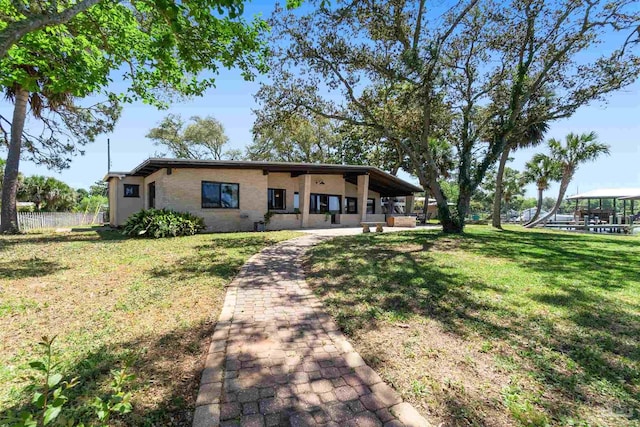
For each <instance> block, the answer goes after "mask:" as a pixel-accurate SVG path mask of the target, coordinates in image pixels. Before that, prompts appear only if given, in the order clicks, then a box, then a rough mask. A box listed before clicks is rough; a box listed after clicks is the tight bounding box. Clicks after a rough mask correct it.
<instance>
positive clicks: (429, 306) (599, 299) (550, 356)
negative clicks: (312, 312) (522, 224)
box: [307, 231, 640, 420]
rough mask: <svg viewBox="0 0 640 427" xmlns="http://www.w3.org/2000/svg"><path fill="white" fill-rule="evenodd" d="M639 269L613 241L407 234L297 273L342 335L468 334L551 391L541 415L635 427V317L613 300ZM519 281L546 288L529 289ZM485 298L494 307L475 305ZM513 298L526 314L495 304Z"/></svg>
mask: <svg viewBox="0 0 640 427" xmlns="http://www.w3.org/2000/svg"><path fill="white" fill-rule="evenodd" d="M456 251H464V252H467V253H471V254H474V255H476V256H479V257H480V258H479V260H480V261H479V262H482V261H481V260H482V258H486V259H488V260H489V259H501V260H506V261H508V262H512V263H515V264H516V265H517V266H518V268H520V269H522V270H523V271H524V273H523V274H524V275H525V276H523V277H524V279H523V280H524V282H522V280H521V282H520V283H519V284H518V285H517V286H518V287H517V288H513V289H512V288H511V287H510V286H507V285H505V284H499V283H498V282H495V283H494V282H493V281H492V280H491V278H490V277H488V278H486V279H478V278H477V275H474V274H473V268H474V267H473V266H472V265H470V264H456V260H455V257H456ZM436 252H438V253H440V252H451V255H452V256H451V258H443V257H442V256H440V257H436V256H435V255H436ZM338 254H339V255H338ZM439 255H441V254H439ZM443 259H444V261H443ZM639 260H640V249H639V246H638V242H636V241H634V240H633V239H628V238H627V239H625V238H619V237H618V236H615V237H607V236H585V235H564V234H555V233H545V232H535V231H533V232H514V231H505V232H502V233H496V232H491V231H484V232H483V231H478V232H472V233H468V234H465V235H462V236H448V235H443V234H440V233H435V232H410V233H398V234H395V233H394V235H388V236H356V237H350V238H338V239H335V240H333V241H330V242H325V243H323V244H322V245H321V246H319V247H318V248H316V249H314V250H313V251H312V254H311V256H310V257H309V259H308V263H307V271H308V272H309V276H310V277H311V278H312V279H313V281H314V282H315V283H316V284H317V285H316V289H315V290H316V292H317V293H318V294H319V295H320V296H322V297H323V299H324V301H325V303H327V304H328V306H329V307H330V309H331V311H332V313H333V314H334V315H335V316H336V317H337V320H338V321H339V323H340V325H341V327H342V328H343V329H344V330H345V331H346V332H347V333H354V332H356V331H358V330H363V329H366V328H376V323H375V322H376V320H377V319H383V320H387V321H392V322H393V321H398V320H402V319H404V318H408V317H411V316H416V315H417V316H420V317H422V318H425V319H430V320H436V321H438V322H439V324H441V325H443V327H444V328H445V329H446V331H448V332H450V333H454V334H456V335H458V336H460V337H462V338H465V337H466V336H468V334H470V333H472V334H479V335H480V336H481V337H482V338H483V339H487V340H489V341H492V340H501V341H504V342H506V343H508V345H509V346H510V347H511V348H512V349H513V350H514V352H515V354H516V355H517V358H518V360H519V361H520V362H519V363H520V364H521V365H522V367H521V369H522V370H525V371H527V372H528V374H529V375H531V376H532V377H533V378H535V379H536V380H537V381H539V382H540V383H541V384H544V387H547V388H548V389H549V390H550V395H551V396H552V397H551V398H550V399H548V400H547V399H543V402H542V404H543V405H544V406H545V409H546V412H547V413H548V414H549V415H550V416H551V417H552V419H556V420H558V419H566V418H563V417H569V418H570V417H576V416H578V417H579V415H577V414H578V412H577V411H579V409H578V407H579V406H580V405H587V406H594V407H602V406H605V407H609V408H610V407H611V406H610V405H611V404H612V401H614V402H615V404H616V405H618V406H619V408H620V411H622V412H623V413H624V414H627V415H626V416H628V417H630V419H631V420H638V419H639V418H640V391H639V389H638V387H637V384H638V382H639V380H640V368H639V366H640V346H638V337H640V316H639V314H638V305H637V304H635V303H633V302H628V303H627V302H625V303H621V302H622V301H620V300H619V299H618V297H617V294H616V292H623V291H624V292H634V289H635V292H640V290H639V289H638V278H639V277H640V262H638V261H639ZM467 268H469V269H470V270H469V272H468V273H467V270H466V269H467ZM527 271H529V272H530V273H531V274H532V275H537V276H538V277H542V279H543V282H544V284H543V285H542V286H540V285H536V286H535V287H527V286H526V281H527V280H528V279H527V276H526V272H527ZM523 283H524V284H525V285H523ZM532 286H533V285H532ZM530 288H531V289H530ZM489 289H490V290H491V291H492V292H491V293H492V294H494V295H497V297H496V298H495V300H493V299H491V298H489V299H487V297H486V296H483V294H482V292H483V291H486V290H489ZM516 289H521V292H522V295H519V296H522V297H523V298H525V299H526V298H528V299H529V300H530V301H531V304H532V307H531V309H525V308H521V306H519V305H518V304H521V303H516V302H515V300H514V301H513V302H509V303H507V304H504V303H501V301H502V300H503V299H504V298H509V294H511V293H513V292H519V291H517V290H516ZM532 289H533V290H532ZM549 311H552V312H553V313H556V317H553V318H549V316H548V314H546V313H548V312H549ZM557 316H560V317H559V318H558V317H557ZM554 319H560V323H561V324H558V323H557V320H554ZM572 364H573V365H574V366H575V368H570V366H572ZM568 366H569V368H568ZM585 386H588V388H587V389H585ZM558 397H559V399H557V398H558ZM453 409H455V408H452V410H453Z"/></svg>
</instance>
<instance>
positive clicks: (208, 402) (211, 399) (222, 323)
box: [192, 235, 431, 427]
mask: <svg viewBox="0 0 640 427" xmlns="http://www.w3.org/2000/svg"><path fill="white" fill-rule="evenodd" d="M331 238H332V237H327V236H323V237H320V236H313V235H312V236H303V237H298V238H295V239H291V240H286V241H284V242H280V243H277V244H276V245H273V246H268V247H266V248H264V249H262V250H261V251H260V252H258V253H256V254H254V255H252V256H251V257H250V258H249V259H248V260H247V262H246V263H245V264H244V265H243V266H242V267H241V268H240V271H239V272H238V274H237V275H236V277H235V278H234V279H233V280H232V281H231V282H230V283H229V285H228V286H227V291H226V295H225V299H224V304H223V307H222V311H221V312H220V315H219V316H218V321H217V323H216V326H215V329H214V333H213V335H212V339H211V344H210V345H209V350H208V352H207V358H206V360H205V364H204V369H203V371H202V376H201V379H200V388H199V390H198V396H197V399H196V408H195V411H194V414H193V424H192V426H193V427H217V426H219V425H220V398H221V396H222V387H223V375H224V362H225V358H226V347H227V339H228V337H229V334H230V329H231V321H232V319H233V315H234V309H235V305H236V297H237V293H238V286H239V284H240V283H241V281H242V280H243V278H244V276H245V275H246V273H247V272H248V271H250V269H251V264H252V261H254V259H255V258H257V257H259V256H260V255H261V254H262V252H263V251H264V250H267V249H273V248H274V247H278V246H284V245H287V244H290V243H291V242H293V241H296V240H301V239H306V240H311V241H312V244H311V245H308V246H306V247H304V249H303V251H302V252H301V253H300V254H299V256H298V257H296V259H295V260H293V263H294V264H295V266H296V269H297V271H296V276H297V277H298V279H297V281H298V282H299V284H300V286H305V287H308V284H307V283H306V276H305V272H304V269H303V268H302V260H301V258H302V256H303V255H304V254H305V253H306V252H307V251H308V250H309V249H310V248H311V247H312V246H314V245H315V244H317V243H319V242H321V241H323V240H328V239H331ZM314 240H315V241H314ZM311 296H312V298H313V300H314V302H313V305H319V306H323V304H322V302H321V301H320V300H319V299H318V297H316V296H315V295H314V294H313V293H312V294H311ZM320 323H321V325H322V328H323V329H324V330H325V331H326V332H327V335H329V337H330V338H331V340H332V341H333V343H334V345H335V347H336V348H337V349H339V350H340V351H341V353H343V354H342V357H343V358H344V359H345V361H346V363H347V366H348V367H350V368H352V369H354V370H355V371H356V375H357V376H358V377H360V378H364V379H366V382H367V383H368V384H369V387H370V388H371V391H372V392H374V393H375V394H376V396H378V397H379V398H380V399H381V400H382V401H383V402H385V403H387V404H388V405H389V406H390V407H389V411H390V412H391V415H392V416H393V417H396V418H397V420H398V421H400V423H402V424H401V425H405V426H409V427H431V424H430V423H429V422H428V421H427V420H426V419H425V418H424V417H423V416H422V415H420V413H419V412H418V411H417V410H416V409H415V408H414V407H413V405H411V404H410V403H408V402H404V401H403V400H402V397H401V396H400V395H399V394H398V393H397V392H396V391H395V390H394V389H393V388H392V387H390V386H389V385H387V384H386V383H385V382H384V381H382V378H380V376H379V375H378V374H377V373H376V372H375V371H374V370H373V369H372V368H371V367H369V366H368V365H367V364H366V362H365V361H364V359H363V358H362V357H361V356H360V354H359V353H358V352H357V351H356V350H355V349H354V348H353V346H352V345H351V343H349V341H348V339H347V337H346V336H345V335H344V334H343V333H342V331H340V329H339V328H338V325H337V324H336V323H335V322H334V321H333V319H331V318H330V317H329V316H327V317H326V318H324V319H323V320H321V321H320ZM391 405H393V406H391ZM397 425H399V423H397V422H396V421H390V422H388V423H386V424H385V426H389V427H392V426H397Z"/></svg>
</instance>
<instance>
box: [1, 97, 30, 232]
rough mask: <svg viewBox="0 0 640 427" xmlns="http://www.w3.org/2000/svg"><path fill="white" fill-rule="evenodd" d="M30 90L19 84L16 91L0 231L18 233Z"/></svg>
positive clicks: (4, 180)
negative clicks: (20, 172) (23, 143)
mask: <svg viewBox="0 0 640 427" xmlns="http://www.w3.org/2000/svg"><path fill="white" fill-rule="evenodd" d="M28 100H29V92H27V91H26V90H25V89H24V88H22V87H20V86H17V87H16V92H15V105H14V107H13V120H12V122H11V141H10V142H9V152H8V154H7V164H6V165H5V168H4V179H3V181H2V213H1V216H0V218H1V223H0V232H2V233H11V234H15V233H18V232H19V231H20V230H19V228H18V207H17V204H16V196H17V194H18V171H19V167H20V150H21V146H22V131H23V129H24V122H25V118H26V116H27V102H28Z"/></svg>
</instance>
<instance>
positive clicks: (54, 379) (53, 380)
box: [47, 374, 62, 388]
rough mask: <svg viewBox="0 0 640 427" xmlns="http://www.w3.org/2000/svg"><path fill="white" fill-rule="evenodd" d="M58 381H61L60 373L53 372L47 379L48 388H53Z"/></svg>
mask: <svg viewBox="0 0 640 427" xmlns="http://www.w3.org/2000/svg"><path fill="white" fill-rule="evenodd" d="M60 381H62V374H53V375H51V376H50V377H49V379H48V380H47V385H48V386H49V388H54V387H55V386H57V385H58V384H59V383H60Z"/></svg>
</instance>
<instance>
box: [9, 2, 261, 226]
mask: <svg viewBox="0 0 640 427" xmlns="http://www.w3.org/2000/svg"><path fill="white" fill-rule="evenodd" d="M81 3H82V4H83V5H86V6H89V5H90V4H93V3H95V4H93V5H92V6H91V7H86V8H84V9H82V8H81V9H80V10H79V11H76V12H74V13H71V14H69V16H66V17H64V19H62V20H59V21H58V22H57V23H59V24H60V25H53V24H55V22H52V21H51V18H55V17H56V16H58V15H59V13H58V12H60V13H63V12H64V11H66V10H68V9H73V7H74V5H80V4H81ZM0 11H1V14H2V20H0V87H2V88H3V89H4V90H5V93H6V95H7V97H8V98H9V99H10V100H12V101H13V104H14V111H13V117H12V118H11V120H9V119H7V118H5V117H0V123H2V126H4V125H5V123H11V132H10V138H9V132H8V130H7V129H5V128H4V127H2V126H0V132H1V133H0V134H1V135H3V136H4V139H5V140H10V143H9V144H8V145H9V150H8V154H7V167H6V168H5V179H4V182H3V194H2V197H3V203H2V221H1V225H0V228H1V229H2V231H3V232H17V231H18V223H17V213H16V191H17V175H18V171H19V163H20V157H21V156H22V157H23V158H27V159H30V160H33V161H34V162H36V163H41V164H45V165H47V166H49V167H52V168H57V169H61V168H65V167H68V166H69V164H70V162H71V158H72V157H73V155H75V154H82V153H83V152H82V146H83V145H84V144H87V143H89V142H93V141H94V140H95V139H96V137H97V136H98V135H100V134H102V133H104V132H108V131H110V130H112V129H113V127H114V126H115V122H116V120H117V119H118V117H119V115H120V111H121V107H120V105H121V103H123V102H133V101H141V102H145V103H148V104H151V105H154V106H157V107H160V108H163V107H166V106H167V105H168V102H169V101H170V100H171V99H172V98H174V97H175V96H198V95H202V94H203V93H204V91H205V90H206V89H207V88H209V87H212V86H213V85H214V83H215V78H216V77H217V71H218V70H219V69H220V67H226V68H232V67H237V68H239V69H240V71H241V72H242V75H243V77H244V78H245V79H252V78H253V77H254V73H255V72H256V71H258V72H264V71H266V66H265V63H264V54H265V50H266V49H265V44H264V43H263V41H262V34H263V33H264V32H265V31H266V29H267V25H266V23H265V22H264V21H262V20H260V19H256V20H255V21H254V22H251V23H249V22H247V21H245V20H243V19H242V18H241V17H240V15H241V14H242V12H243V1H242V0H195V1H189V2H183V1H158V2H148V1H146V0H128V1H123V2H112V1H86V0H85V1H83V2H74V1H70V0H63V1H57V0H51V1H47V0H45V1H33V2H27V4H25V2H22V1H17V2H16V1H9V0H0ZM80 12H81V13H80ZM36 21H40V22H42V23H43V24H42V25H35V24H34V23H35V22H36ZM30 26H31V27H30ZM16 28H23V29H24V28H27V30H26V31H22V32H20V31H18V32H17V33H16V31H14V30H15V29H16ZM28 28H30V29H28ZM12 32H13V33H16V34H17V35H16V37H14V39H13V41H11V40H9V43H8V44H7V43H5V42H6V41H7V40H8V39H7V37H6V36H9V39H11V33H12ZM18 33H19V34H18ZM8 45H11V47H10V48H9V49H8V51H6V52H7V54H6V55H3V54H2V53H4V52H5V50H4V49H3V47H2V46H8ZM204 71H207V72H206V73H205V72H204ZM114 79H118V80H122V81H124V82H125V84H126V85H127V86H126V89H125V90H124V93H113V91H112V90H111V89H110V83H111V82H112V81H113V80H114ZM92 95H93V96H98V97H100V98H102V99H103V101H101V102H98V103H96V104H94V105H86V104H84V103H83V102H81V100H82V99H83V98H86V97H88V96H92ZM27 106H28V107H29V108H27ZM27 112H29V113H31V114H32V115H33V117H34V118H35V119H36V120H37V121H38V123H40V124H42V125H43V127H44V129H43V130H42V131H40V132H39V131H37V130H36V131H32V130H30V129H29V130H26V131H25V129H24V124H25V119H26V116H27ZM5 142H8V141H5ZM23 148H24V149H23Z"/></svg>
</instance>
